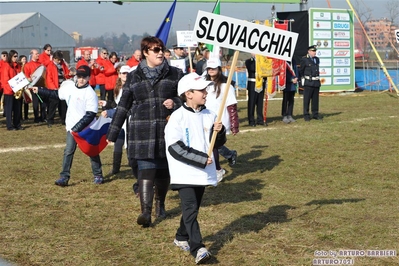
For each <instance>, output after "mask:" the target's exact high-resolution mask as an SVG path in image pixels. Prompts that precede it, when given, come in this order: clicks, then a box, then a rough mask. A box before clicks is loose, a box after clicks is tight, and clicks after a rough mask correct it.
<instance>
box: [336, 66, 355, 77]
mask: <svg viewBox="0 0 399 266" xmlns="http://www.w3.org/2000/svg"><path fill="white" fill-rule="evenodd" d="M350 73H351V69H350V68H349V67H336V68H334V76H347V75H350Z"/></svg>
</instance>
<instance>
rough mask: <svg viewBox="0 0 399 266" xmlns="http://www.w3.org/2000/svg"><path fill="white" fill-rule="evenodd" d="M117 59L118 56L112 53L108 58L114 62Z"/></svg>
mask: <svg viewBox="0 0 399 266" xmlns="http://www.w3.org/2000/svg"><path fill="white" fill-rule="evenodd" d="M117 59H118V58H117V57H116V55H114V56H112V57H110V58H109V60H110V61H111V62H112V63H115V62H116V60H117Z"/></svg>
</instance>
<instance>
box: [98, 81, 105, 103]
mask: <svg viewBox="0 0 399 266" xmlns="http://www.w3.org/2000/svg"><path fill="white" fill-rule="evenodd" d="M98 86H99V87H100V100H105V85H104V84H99V85H98Z"/></svg>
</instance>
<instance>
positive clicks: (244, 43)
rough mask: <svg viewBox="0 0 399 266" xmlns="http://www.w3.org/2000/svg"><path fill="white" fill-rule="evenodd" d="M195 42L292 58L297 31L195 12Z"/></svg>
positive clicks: (274, 56) (287, 59) (285, 58)
mask: <svg viewBox="0 0 399 266" xmlns="http://www.w3.org/2000/svg"><path fill="white" fill-rule="evenodd" d="M194 39H195V41H198V42H202V43H206V44H213V45H217V46H220V47H225V48H230V49H233V50H237V51H242V52H246V53H253V54H258V55H264V56H268V57H272V58H276V59H282V60H286V61H291V58H292V56H293V55H294V50H295V46H296V42H297V40H298V33H295V32H290V31H286V30H280V29H276V28H272V27H268V26H264V25H261V24H255V23H251V22H248V21H244V20H240V19H235V18H230V17H226V16H222V15H216V14H213V13H209V12H205V11H202V10H199V11H198V14H197V19H196V21H195V25H194Z"/></svg>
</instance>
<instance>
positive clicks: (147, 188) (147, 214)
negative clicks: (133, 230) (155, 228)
mask: <svg viewBox="0 0 399 266" xmlns="http://www.w3.org/2000/svg"><path fill="white" fill-rule="evenodd" d="M139 194H140V205H141V214H140V215H139V217H138V218H137V223H138V224H139V225H142V226H143V227H149V226H150V225H151V212H152V201H153V198H154V182H153V181H151V180H148V179H140V180H139Z"/></svg>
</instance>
